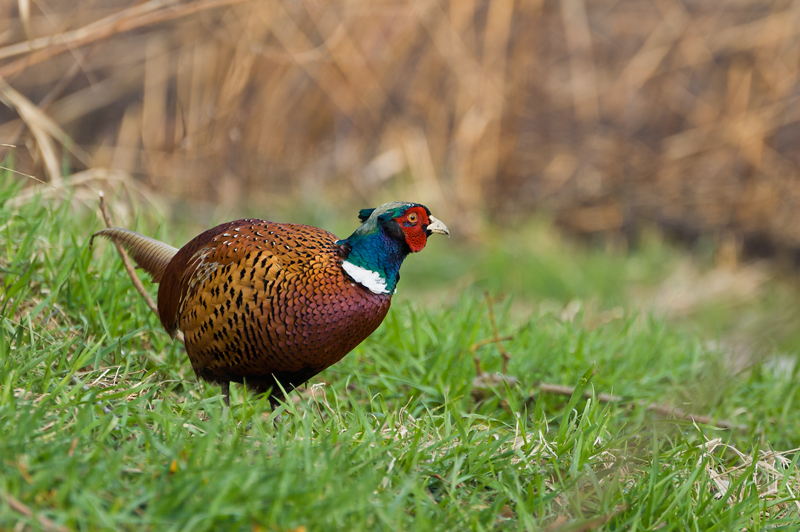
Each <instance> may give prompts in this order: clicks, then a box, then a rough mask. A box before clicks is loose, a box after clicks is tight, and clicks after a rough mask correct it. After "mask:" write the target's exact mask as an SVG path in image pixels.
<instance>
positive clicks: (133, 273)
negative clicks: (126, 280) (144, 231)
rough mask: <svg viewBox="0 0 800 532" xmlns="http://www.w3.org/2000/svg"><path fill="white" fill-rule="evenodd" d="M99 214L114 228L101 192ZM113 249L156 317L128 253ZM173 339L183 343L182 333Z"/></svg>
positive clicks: (152, 305)
mask: <svg viewBox="0 0 800 532" xmlns="http://www.w3.org/2000/svg"><path fill="white" fill-rule="evenodd" d="M100 212H101V213H102V214H103V220H105V222H106V227H114V223H113V222H112V221H111V214H110V213H109V212H108V205H106V198H105V195H103V192H102V191H100ZM114 247H116V248H117V251H118V252H119V255H120V257H122V263H123V264H124V265H125V271H127V272H128V276H129V277H130V278H131V282H132V283H133V286H134V287H135V288H136V291H137V292H139V294H140V295H141V296H142V297H143V298H144V300H145V301H146V302H147V306H148V307H150V310H152V311H153V312H155V313H156V315H158V305H156V302H155V301H153V298H152V297H150V294H149V293H148V292H147V290H145V288H144V285H143V284H142V282H141V281H140V280H139V276H138V275H136V270H135V268H134V267H133V264H132V263H131V259H130V257H128V252H127V251H125V249H124V248H123V247H122V246H121V245H119V244H118V243H116V242H114ZM175 337H176V338H177V339H178V340H180V341H181V342H183V343H185V342H184V339H183V333H182V332H181V331H178V332H177V334H176V335H175Z"/></svg>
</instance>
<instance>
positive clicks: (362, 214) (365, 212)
mask: <svg viewBox="0 0 800 532" xmlns="http://www.w3.org/2000/svg"><path fill="white" fill-rule="evenodd" d="M374 210H375V209H361V210H360V211H358V219H359V220H361V221H362V222H366V221H367V219H368V218H369V217H370V215H371V214H372V212H373V211H374Z"/></svg>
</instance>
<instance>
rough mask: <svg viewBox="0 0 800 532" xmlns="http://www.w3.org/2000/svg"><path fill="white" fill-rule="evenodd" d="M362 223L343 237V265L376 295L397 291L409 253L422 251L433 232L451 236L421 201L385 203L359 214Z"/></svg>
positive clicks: (358, 281) (350, 274)
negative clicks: (404, 260)
mask: <svg viewBox="0 0 800 532" xmlns="http://www.w3.org/2000/svg"><path fill="white" fill-rule="evenodd" d="M358 218H359V219H360V220H361V222H362V224H361V226H360V227H359V228H358V229H356V230H355V232H353V234H352V235H350V236H349V237H348V238H346V239H344V240H339V241H338V242H337V243H338V244H339V245H340V246H341V250H342V254H343V255H344V257H345V258H344V261H343V262H342V268H343V269H344V271H345V272H346V273H347V275H349V276H350V277H351V278H352V279H353V280H354V281H355V282H357V283H359V284H360V285H362V286H363V287H365V288H367V289H369V290H370V291H371V292H373V293H375V294H393V293H394V292H395V289H396V287H397V281H398V280H399V279H400V266H401V265H402V264H403V259H405V258H406V257H407V256H408V254H409V253H416V252H418V251H422V249H423V248H424V247H425V244H426V243H427V241H428V237H429V236H431V235H432V234H433V233H439V234H443V235H447V236H450V231H449V230H448V229H447V226H445V225H444V224H443V223H442V222H441V221H440V220H437V219H436V218H434V217H433V215H431V212H430V211H429V210H428V208H427V207H425V206H424V205H420V204H418V203H404V202H398V201H395V202H392V203H385V204H383V205H381V206H380V207H378V208H376V209H363V210H361V212H359V213H358Z"/></svg>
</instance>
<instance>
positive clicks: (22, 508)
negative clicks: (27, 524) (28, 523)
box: [0, 492, 69, 532]
mask: <svg viewBox="0 0 800 532" xmlns="http://www.w3.org/2000/svg"><path fill="white" fill-rule="evenodd" d="M0 496H2V498H3V499H5V501H6V502H7V503H8V505H9V506H10V507H11V509H12V510H14V511H15V512H18V513H21V514H22V515H24V516H25V517H28V518H31V517H34V515H33V510H31V509H30V507H28V505H26V504H23V503H22V501H19V500H18V499H17V498H16V497H14V496H13V495H11V494H10V493H5V492H0ZM35 517H36V520H37V521H39V524H40V525H41V527H42V528H43V529H44V530H58V532H69V528H67V527H65V526H62V525H59V524H58V523H55V522H54V521H51V520H50V519H48V518H46V517H45V516H43V515H39V514H36V516H35Z"/></svg>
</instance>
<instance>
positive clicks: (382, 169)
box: [0, 0, 800, 348]
mask: <svg viewBox="0 0 800 532" xmlns="http://www.w3.org/2000/svg"><path fill="white" fill-rule="evenodd" d="M799 72H800V2H797V1H780V0H779V1H766V0H719V1H716V2H701V1H698V0H517V1H514V0H450V1H446V0H419V1H410V0H409V1H391V0H387V1H378V0H370V1H363V0H362V1H355V0H347V1H345V0H343V1H336V0H333V1H322V0H273V1H267V0H264V1H261V0H259V1H245V0H185V1H177V0H149V1H134V0H77V1H76V0H13V1H12V0H6V1H5V2H3V3H0V78H2V80H0V100H2V102H3V103H4V104H5V106H3V107H0V144H2V146H0V158H4V163H3V164H4V166H6V167H12V168H14V169H15V171H17V172H21V173H22V174H28V175H30V176H34V177H35V178H36V179H38V180H41V181H45V182H47V183H48V184H47V185H39V186H40V187H41V190H44V191H45V192H46V191H48V190H49V191H53V190H57V189H59V188H60V187H63V186H65V183H71V184H72V185H73V186H75V187H79V188H80V190H77V191H75V190H73V192H72V194H75V195H76V197H78V198H80V197H81V194H82V193H85V194H84V196H83V198H84V201H86V202H89V201H90V200H91V201H95V202H96V199H95V198H96V190H97V189H105V190H107V191H110V192H114V191H116V192H119V190H121V189H124V190H126V191H128V193H129V194H131V195H136V196H138V197H144V198H147V201H154V202H156V203H158V204H159V205H160V206H161V207H160V208H161V209H162V210H161V212H162V213H163V216H164V217H166V218H168V219H172V220H180V221H181V223H182V224H184V225H185V226H186V227H187V229H186V230H185V231H186V232H185V236H186V237H187V238H188V237H190V236H192V234H195V233H196V232H197V230H199V229H204V228H207V227H209V226H210V224H211V223H217V222H221V221H223V220H224V219H230V218H232V217H240V216H243V215H257V216H260V217H263V218H268V219H273V220H287V221H288V220H291V221H303V222H307V223H314V224H316V225H321V226H323V227H326V228H329V229H337V231H336V232H337V233H338V234H342V233H346V232H348V231H351V230H352V229H353V227H354V226H355V220H356V219H355V213H356V212H357V209H359V208H362V207H366V206H375V205H377V204H379V203H381V202H384V201H389V200H393V199H406V200H413V201H418V202H421V203H424V204H426V205H427V206H428V207H430V209H431V210H432V212H434V213H435V214H436V216H437V217H439V218H441V219H442V220H444V221H445V222H446V223H447V224H448V226H450V227H451V229H453V233H454V240H455V242H450V243H448V244H440V243H438V242H437V246H438V249H439V251H432V252H431V253H432V256H434V257H437V258H436V259H435V260H433V259H431V260H430V261H428V262H427V266H426V265H424V264H422V263H425V262H426V261H424V260H422V259H419V260H416V261H414V262H415V263H419V264H418V265H416V266H413V268H419V269H418V270H413V269H412V270H411V271H412V277H411V278H412V279H418V280H419V282H412V283H410V284H411V286H410V290H411V293H412V294H413V293H415V292H414V290H415V287H416V289H417V290H418V292H424V291H425V290H426V287H430V286H442V285H443V284H445V285H447V286H448V287H449V289H450V290H451V291H453V292H457V291H458V290H460V289H462V288H463V287H464V286H466V285H472V284H475V283H478V284H479V285H481V283H483V285H482V286H485V287H488V288H490V289H493V290H499V291H506V292H514V291H522V292H524V293H529V294H532V296H531V298H530V300H529V301H533V303H529V305H531V308H533V311H536V312H539V311H542V309H543V308H550V307H554V308H555V307H558V308H559V309H560V311H562V312H568V311H569V308H570V307H569V305H570V304H573V306H575V305H577V306H578V307H580V308H584V309H585V308H587V307H592V306H594V307H596V308H597V309H600V310H598V312H601V311H602V312H606V313H607V312H608V309H609V308H612V309H613V308H616V307H615V306H616V305H620V304H627V303H628V302H630V301H631V300H635V301H639V302H646V304H647V305H650V308H657V309H659V310H660V311H662V312H664V313H666V314H667V315H677V316H688V317H689V318H691V319H693V320H695V321H697V320H700V321H702V319H701V318H702V316H713V318H708V320H710V323H712V324H713V327H720V328H722V329H724V330H725V331H728V332H731V333H739V332H741V331H744V330H747V331H750V332H751V333H752V334H750V333H748V338H750V337H752V336H753V334H756V335H760V336H764V337H766V338H769V339H770V341H778V342H779V344H780V345H786V346H790V347H792V348H794V346H800V338H798V335H797V333H796V332H795V331H797V330H798V329H800V318H799V317H798V310H797V304H796V303H795V302H796V300H797V299H796V297H797V295H798V294H800V292H798V291H797V290H796V287H795V284H796V281H795V277H796V275H795V273H794V272H796V266H797V265H798V263H800V208H799V207H800V171H799V169H800V100H799V98H800V83H799V78H798V73H799ZM21 179H24V178H21ZM35 185H36V181H34V180H32V179H31V180H30V186H31V187H33V186H35ZM81 187H82V188H81ZM81 191H83V192H81ZM131 191H133V192H131ZM23 194H24V191H23ZM117 207H118V208H122V207H120V206H119V205H117ZM344 215H347V216H349V217H348V218H346V219H344V220H343V219H342V218H341V217H342V216H344ZM182 234H183V233H182ZM171 241H172V243H174V244H180V242H178V241H177V240H176V239H175V237H174V235H173V237H172V238H171ZM665 242H673V243H674V242H679V243H680V244H681V245H682V246H684V249H685V248H686V246H687V244H688V248H689V249H691V250H692V255H691V256H690V257H687V256H685V255H683V254H681V252H676V251H674V249H673V247H670V246H671V244H670V245H668V244H665ZM445 246H448V247H445ZM430 247H433V246H429V248H430ZM441 250H445V251H441ZM427 252H428V250H426V253H427ZM437 253H438V255H437ZM756 259H768V261H764V260H756ZM426 268H427V269H426ZM434 270H435V272H434ZM415 272H416V273H415ZM436 272H438V273H436ZM413 275H416V276H417V277H413ZM454 277H455V278H456V279H457V280H456V281H453V280H452V279H453V278H454ZM426 283H427V284H426ZM403 288H404V287H403V286H401V293H402V290H403ZM526 291H527V292H526ZM576 301H577V302H578V303H575V302H576ZM587 301H596V303H593V304H589V303H586V302H587ZM553 302H555V303H553ZM548 305H549V306H550V307H548ZM604 308H605V309H606V310H602V309H604ZM703 309H706V310H707V309H711V310H708V312H706V310H703ZM570 312H571V311H570ZM598 315H600V314H598ZM776 339H777V340H776Z"/></svg>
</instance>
